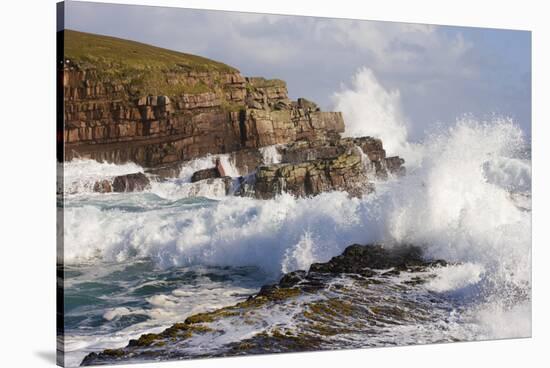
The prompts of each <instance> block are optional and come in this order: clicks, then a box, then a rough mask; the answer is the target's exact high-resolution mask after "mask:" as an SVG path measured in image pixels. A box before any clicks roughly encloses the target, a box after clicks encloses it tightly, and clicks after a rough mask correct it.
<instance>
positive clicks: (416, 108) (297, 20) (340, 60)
mask: <svg viewBox="0 0 550 368" xmlns="http://www.w3.org/2000/svg"><path fill="white" fill-rule="evenodd" d="M65 28H68V29H73V30H79V31H83V32H91V33H97V34H103V35H109V36H114V37H120V38H125V39H130V40H134V41H139V42H144V43H148V44H152V45H155V46H159V47H164V48H168V49H172V50H177V51H181V52H186V53H192V54H198V55H201V56H205V57H208V58H211V59H214V60H218V61H221V62H224V63H226V64H229V65H231V66H233V67H236V68H237V69H239V70H240V71H241V73H242V74H243V75H245V76H263V77H266V78H279V79H283V80H285V81H286V82H287V86H288V90H289V95H290V97H291V98H297V97H306V98H308V99H311V100H313V101H315V102H317V103H318V104H319V105H320V106H321V108H322V109H323V110H326V111H331V110H334V109H336V108H338V107H341V106H343V103H342V98H343V96H347V95H346V93H347V92H350V91H354V90H358V89H360V88H363V89H367V90H368V91H369V92H368V93H364V91H363V93H359V94H358V95H359V97H361V96H364V98H363V99H361V98H357V99H356V101H357V103H360V104H364V105H365V106H364V108H365V109H368V108H369V106H372V107H373V109H374V110H376V111H382V113H383V115H384V117H385V118H387V117H388V116H390V117H393V116H397V115H398V116H399V118H400V119H403V120H404V121H406V122H407V125H408V126H409V127H410V129H409V130H410V138H411V139H412V140H420V139H422V138H423V137H424V135H425V134H426V132H429V131H430V130H431V129H432V128H433V127H434V126H440V125H445V124H447V125H450V124H454V123H455V122H456V120H457V119H459V118H461V117H464V116H471V117H475V118H478V119H480V120H483V119H488V118H490V117H491V116H495V115H497V116H504V117H510V118H512V119H514V121H515V122H516V123H517V124H519V125H520V126H521V128H522V130H523V131H524V132H525V134H526V135H527V136H528V137H529V136H530V134H531V33H530V32H527V31H514V30H496V29H487V28H470V27H453V26H436V25H425V24H412V23H397V22H380V21H367V20H349V19H331V18H318V17H305V16H288V15H269V14H255V13H240V12H225V11H212V10H192V9H182V8H167V7H150V6H138V5H120V4H102V3H88V2H76V1H69V2H66V8H65ZM370 91H372V92H370ZM344 105H345V104H344ZM375 105H376V106H375ZM386 110H388V111H386ZM369 116H378V115H376V114H375V115H372V114H371V115H369Z"/></svg>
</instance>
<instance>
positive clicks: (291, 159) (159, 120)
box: [59, 31, 403, 198]
mask: <svg viewBox="0 0 550 368" xmlns="http://www.w3.org/2000/svg"><path fill="white" fill-rule="evenodd" d="M59 73H60V80H61V83H62V86H63V99H64V101H63V102H64V130H63V133H62V139H63V143H64V149H65V151H64V158H65V160H71V159H73V158H76V157H82V158H91V159H95V160H98V161H107V162H113V163H124V162H129V161H131V162H135V163H137V164H139V165H141V166H143V167H144V168H146V169H147V170H148V172H150V173H154V174H156V175H160V176H175V175H177V174H178V168H179V166H180V165H181V163H182V162H185V161H187V160H191V159H194V158H197V157H201V156H205V155H207V154H222V153H230V154H231V158H232V160H233V162H234V164H235V166H236V167H238V169H239V171H240V172H241V174H242V175H246V174H250V173H254V172H255V173H256V174H255V178H254V180H253V181H252V185H251V186H252V189H253V190H254V193H255V194H254V195H255V196H256V197H258V198H269V197H271V196H273V195H274V193H280V192H281V191H289V192H291V193H294V194H296V195H314V194H317V193H320V192H322V191H327V190H335V189H336V190H348V191H349V192H351V193H353V194H358V193H360V192H365V191H368V190H369V188H368V186H362V185H361V183H364V182H365V181H366V180H367V179H368V178H369V177H370V176H373V175H374V176H377V177H379V178H382V177H385V176H387V174H388V171H389V172H394V173H401V172H402V170H403V168H402V164H403V160H401V159H399V158H386V156H385V151H384V149H383V147H382V142H381V141H380V140H377V139H374V138H369V137H364V138H357V139H349V138H346V139H342V138H341V137H340V133H342V132H343V131H344V120H343V118H342V114H341V113H339V112H323V111H321V110H320V109H319V107H318V106H317V105H316V104H315V103H313V102H311V101H308V100H306V99H303V98H299V99H298V100H296V101H291V100H290V99H289V97H288V92H287V87H286V83H285V82H284V81H281V80H277V79H272V80H269V79H264V78H245V77H243V76H242V75H241V74H240V73H239V72H238V71H237V70H236V69H234V68H231V67H229V66H227V65H224V64H221V63H217V62H214V61H212V60H208V59H204V58H200V57H198V56H194V55H187V54H182V53H177V52H173V51H169V50H164V49H159V48H154V47H152V46H148V45H143V44H139V43H134V42H130V41H125V40H120V39H114V38H110V37H104V36H96V35H89V34H85V33H79V32H73V31H65V58H64V60H63V61H62V62H61V63H60V66H59ZM272 145H278V150H279V152H280V154H281V156H282V160H281V163H280V164H278V165H274V166H270V167H266V166H262V165H264V164H265V162H263V156H262V154H261V152H260V149H261V148H262V147H266V146H272ZM358 148H359V149H358ZM365 157H367V158H368V161H369V165H371V166H372V168H373V170H372V171H369V170H368V169H369V167H368V165H365V164H364V163H365ZM211 174H212V173H211ZM214 174H215V173H214ZM219 176H220V177H221V176H224V175H219ZM199 177H200V176H197V177H196V178H199ZM210 177H211V176H210ZM249 187H250V185H249ZM243 193H245V192H244V191H243V190H241V191H240V192H239V194H243Z"/></svg>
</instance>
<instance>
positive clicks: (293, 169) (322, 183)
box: [254, 153, 372, 199]
mask: <svg viewBox="0 0 550 368" xmlns="http://www.w3.org/2000/svg"><path fill="white" fill-rule="evenodd" d="M367 179H368V178H367V173H366V170H365V167H364V165H363V164H362V161H361V157H360V156H358V155H356V154H353V153H345V154H342V155H339V156H337V157H334V158H329V159H320V160H313V161H308V162H303V163H298V164H275V165H270V166H260V167H259V168H258V170H257V171H256V176H255V184H254V194H255V196H256V197H257V198H262V199H268V198H272V197H274V196H276V195H278V194H281V193H283V192H287V193H290V194H293V195H295V196H299V197H304V196H314V195H317V194H320V193H322V192H329V191H334V190H341V191H346V192H348V193H350V194H351V195H354V196H359V195H361V194H363V193H366V192H369V191H371V190H372V187H371V186H370V185H369V183H368V180H367Z"/></svg>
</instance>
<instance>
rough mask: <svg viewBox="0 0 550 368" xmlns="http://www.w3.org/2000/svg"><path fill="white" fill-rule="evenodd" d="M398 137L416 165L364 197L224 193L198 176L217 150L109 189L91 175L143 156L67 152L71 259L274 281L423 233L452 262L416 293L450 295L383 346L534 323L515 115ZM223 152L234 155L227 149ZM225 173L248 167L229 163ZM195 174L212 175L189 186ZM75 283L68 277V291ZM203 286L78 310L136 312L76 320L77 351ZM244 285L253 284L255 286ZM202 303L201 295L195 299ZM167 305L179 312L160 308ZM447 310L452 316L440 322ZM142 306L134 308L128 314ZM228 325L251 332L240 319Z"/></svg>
mask: <svg viewBox="0 0 550 368" xmlns="http://www.w3.org/2000/svg"><path fill="white" fill-rule="evenodd" d="M380 134H381V136H384V134H386V133H384V132H383V131H380ZM402 143H403V144H401V143H400V144H397V143H396V145H397V146H399V147H401V148H403V149H404V153H403V156H404V157H405V158H406V159H408V158H409V157H410V158H412V159H408V161H407V173H408V174H407V176H405V177H403V178H390V180H389V181H387V182H378V183H377V185H376V192H375V193H371V194H369V195H366V196H363V197H361V198H350V197H349V196H348V195H347V194H346V193H342V192H330V193H323V194H321V195H319V196H316V197H312V198H294V197H292V196H291V195H288V194H283V195H280V196H278V197H276V198H274V199H272V200H256V199H252V198H242V197H234V196H231V195H225V192H222V190H221V189H220V188H216V184H215V183H213V184H210V185H204V184H202V183H190V177H191V175H192V173H193V172H194V171H196V170H198V169H202V168H208V167H211V166H212V163H213V159H214V158H213V157H208V158H203V159H198V160H194V161H192V162H189V163H187V164H185V166H184V167H183V168H182V171H181V173H182V174H181V175H180V177H179V178H175V179H170V180H166V181H163V182H154V183H153V184H152V186H151V188H150V189H148V190H146V191H145V192H143V193H117V194H101V195H99V194H95V193H91V192H90V191H89V188H90V186H89V185H88V184H86V183H89V182H92V181H94V180H96V179H97V178H98V177H104V176H109V177H111V176H115V175H119V174H123V173H128V172H130V171H131V172H138V171H142V169H141V168H139V167H136V166H135V165H121V166H115V165H112V166H105V165H106V164H99V163H95V162H90V161H76V162H71V163H68V164H67V165H66V167H65V177H66V180H65V181H66V183H71V184H69V185H70V187H71V188H74V189H75V191H76V192H77V194H69V195H68V196H66V198H65V217H64V221H65V224H64V225H65V226H64V237H65V250H64V251H65V253H64V260H65V263H66V265H67V266H68V267H71V265H75V266H76V265H82V264H92V265H93V264H96V265H102V264H105V262H107V263H109V262H123V263H124V262H126V263H130V264H132V263H134V262H141V261H142V260H147V262H152V266H151V267H154V269H155V270H156V271H155V272H176V270H178V269H182V268H187V267H210V268H215V269H217V271H215V272H213V274H217V273H218V272H221V271H219V267H226V268H228V269H230V270H236V269H239V268H243V267H245V268H246V267H252V268H253V269H257V270H261V271H262V272H264V273H265V275H266V276H265V277H264V281H265V280H276V279H277V278H278V276H279V275H280V274H281V273H284V272H289V271H292V270H295V269H307V268H308V267H309V265H311V264H312V263H314V262H324V261H327V260H328V259H330V258H331V257H333V256H336V255H338V254H340V253H341V252H342V251H343V249H344V248H345V247H346V246H348V245H350V244H354V243H358V244H367V243H384V244H386V245H387V246H391V245H392V244H414V245H417V246H420V247H422V248H423V249H424V252H425V254H426V256H427V257H433V258H441V259H445V260H447V261H448V262H450V263H451V265H449V266H448V267H445V268H441V269H437V270H434V273H433V275H434V277H433V279H430V280H429V281H428V282H427V283H426V285H425V286H423V289H422V290H423V291H422V292H421V293H420V292H419V293H420V294H418V295H419V298H420V296H421V295H424V294H423V293H427V294H426V295H438V298H442V300H444V301H445V303H448V304H445V303H444V304H442V305H445V307H444V308H443V307H442V309H441V315H440V316H439V315H438V314H437V313H436V312H435V311H434V315H433V317H434V318H435V322H434V323H433V324H425V325H419V326H417V327H415V328H416V329H415V330H414V331H413V330H411V328H412V327H410V326H409V327H407V326H401V327H399V328H397V327H396V328H395V329H392V330H391V334H386V335H384V334H383V333H382V332H379V334H375V335H373V336H372V343H373V344H374V345H376V344H378V345H385V344H388V343H389V342H390V341H395V343H396V344H401V343H402V344H406V343H412V342H415V343H417V342H422V341H425V342H430V341H432V342H434V341H452V339H464V340H468V339H485V338H487V339H488V338H505V337H511V336H515V337H520V336H529V335H530V285H531V278H530V277H531V275H530V263H531V252H530V244H531V212H530V203H531V197H530V189H531V187H530V181H531V162H530V160H529V159H527V158H525V155H523V154H522V153H523V151H524V150H525V146H526V144H525V142H524V140H523V136H522V133H521V130H520V129H519V128H518V127H517V126H516V125H515V124H514V123H513V122H512V121H510V120H507V119H495V120H492V121H485V122H483V121H482V122H480V121H474V120H472V119H463V120H461V121H458V122H457V123H456V125H454V126H453V127H452V128H450V129H448V130H446V131H443V132H440V133H439V134H434V135H432V136H430V137H429V138H427V139H426V140H425V142H423V143H422V144H419V143H416V144H410V143H407V142H402ZM263 154H264V160H270V161H273V162H276V161H277V160H279V159H280V158H279V157H278V153H277V150H276V149H274V148H269V149H266V150H265V151H264V152H263ZM220 158H221V159H228V157H227V156H222V157H220ZM366 164H368V162H366ZM225 165H227V167H229V168H231V167H232V166H231V162H230V161H228V162H226V163H225V164H224V167H226V166H225ZM83 168H85V169H86V171H87V172H88V174H87V176H83V178H84V179H80V181H78V180H67V178H69V179H70V178H81V173H82V170H83ZM229 173H230V175H231V176H235V177H236V176H238V175H239V173H238V171H236V170H234V171H233V169H229ZM75 182H76V183H77V184H75V185H73V183H75ZM83 182H84V184H83ZM193 184H199V185H203V187H202V189H201V188H199V190H195V191H191V190H190V189H189V188H191V186H192V185H193ZM71 192H72V189H71V190H69V191H66V193H71ZM113 272H114V271H113ZM118 272H120V271H118ZM232 272H233V271H232ZM113 274H114V275H119V274H115V273H113ZM218 276H219V277H222V276H221V274H220V275H218ZM102 277H109V276H108V275H107V276H105V275H103V276H93V277H90V280H89V281H94V282H95V281H97V280H98V279H101V278H102ZM213 277H214V278H215V277H216V276H213ZM245 279H246V277H245ZM245 279H240V280H239V281H238V282H237V283H236V285H233V286H228V285H227V284H224V286H223V288H225V287H228V289H227V290H239V288H241V287H242V285H240V284H239V283H243V282H248V283H249V285H254V286H255V287H256V288H257V287H259V285H258V284H254V281H253V280H254V278H250V279H246V281H245ZM69 280H70V278H69ZM256 280H257V279H256ZM136 282H138V281H136ZM139 282H144V283H145V282H146V280H140V281H139ZM77 285H78V283H74V282H70V283H69V284H68V286H67V287H68V291H69V293H70V292H71V291H74V290H77V288H78V286H77ZM201 285H202V286H201V287H204V288H206V289H201V287H199V288H198V289H194V290H187V291H186V290H180V291H175V290H171V291H169V292H168V291H163V290H162V287H161V286H159V285H156V286H158V287H159V288H158V289H155V287H153V288H152V290H156V291H155V292H154V293H153V294H151V295H149V296H147V297H146V298H144V299H143V303H144V304H143V305H142V306H140V307H139V308H133V307H132V308H130V307H127V306H123V305H115V306H112V307H109V308H103V307H97V316H98V317H97V319H96V320H93V321H87V322H82V323H89V324H90V326H94V328H95V329H97V327H98V326H103V325H104V324H109V323H111V324H112V322H113V321H114V322H116V321H120V320H126V321H130V322H129V323H130V325H129V326H126V327H124V328H121V329H118V330H117V333H116V334H114V335H113V336H118V337H117V340H116V341H113V340H109V339H107V340H105V339H103V337H102V336H98V335H96V334H92V336H87V335H85V334H82V333H81V331H80V332H79V331H78V330H76V329H75V330H71V329H69V331H68V332H67V335H68V336H69V341H73V342H74V344H72V345H70V346H71V347H74V349H73V350H72V354H74V355H73V356H75V357H76V356H78V357H82V352H89V351H96V350H101V349H103V348H105V347H117V346H122V345H124V343H127V341H128V340H129V339H130V338H134V337H136V335H138V334H139V333H142V332H145V331H150V330H151V331H152V330H158V329H159V328H160V327H161V326H162V327H166V326H167V324H168V321H170V322H175V321H178V320H182V319H184V318H185V316H187V315H189V314H190V313H191V312H192V311H191V310H187V309H185V310H184V309H178V308H179V307H178V305H180V304H181V300H187V299H185V297H186V295H193V294H192V293H199V294H200V293H201V292H202V291H204V290H209V289H208V287H207V284H201ZM235 287H236V288H235ZM234 288H235V289H234ZM100 289H101V288H100ZM244 289H246V291H247V292H249V293H253V290H254V287H250V288H247V287H245V288H244ZM244 291H245V290H240V292H244ZM240 292H239V293H240ZM99 293H100V294H101V295H99V296H98V297H99V299H100V300H102V299H105V298H108V297H109V294H108V292H107V291H105V290H101V291H99ZM186 293H190V294H186ZM197 295H198V294H197ZM201 295H202V294H201ZM240 297H242V296H240ZM182 298H183V299H182ZM201 298H203V297H202V296H201ZM201 298H198V299H201ZM205 298H206V297H205ZM238 298H239V297H233V296H231V295H229V296H227V295H226V296H224V297H220V299H219V301H218V303H215V302H213V301H212V300H210V299H205V300H206V301H207V303H210V302H211V305H218V306H222V305H228V304H231V303H234V302H235V301H236V300H238ZM201 300H202V299H201ZM457 300H458V302H457ZM99 304H101V303H99ZM172 306H173V307H174V308H172ZM94 308H95V307H94ZM202 308H205V305H203V306H202ZM453 308H455V309H453ZM197 311H200V308H198V309H194V310H193V312H197ZM286 311H287V312H289V313H290V311H289V310H286ZM280 312H281V315H279V316H278V317H277V316H273V318H283V319H284V320H285V321H288V319H289V318H290V317H289V316H288V315H286V314H285V312H284V311H280ZM166 313H168V314H169V315H170V318H168V319H163V317H162V316H163V315H164V314H166ZM266 313H268V312H267V311H266ZM269 313H276V312H275V311H270V312H269ZM449 313H450V314H449ZM445 315H446V316H447V317H443V316H445ZM140 316H141V317H140ZM439 317H440V318H446V319H445V321H442V320H439V321H438V320H437V318H439ZM132 318H137V319H138V320H137V321H133V322H132ZM140 318H144V319H145V320H144V321H141V320H139V319H140ZM266 318H267V316H266ZM269 320H270V319H269ZM503 320H506V321H507V323H505V324H503V323H502V321H503ZM94 323H95V325H94ZM450 326H451V327H452V328H451V327H450ZM510 326H515V327H510ZM251 331H253V329H252V330H251ZM445 331H450V332H448V333H447V332H445ZM249 332H250V331H249ZM250 333H252V332H250ZM232 336H233V337H232V338H235V339H238V338H245V336H248V335H247V332H246V331H244V330H243V333H242V334H240V333H237V332H236V334H233V335H232ZM430 336H432V337H433V338H431V339H430ZM363 338H364V336H363ZM71 339H72V340H71ZM346 339H347V340H346V342H347V343H349V342H350V341H355V343H357V344H359V343H360V341H362V340H360V339H361V336H355V337H354V336H353V335H352V334H350V335H349V336H347V337H346ZM354 339H355V340H354ZM76 360H78V359H76ZM76 360H75V361H76Z"/></svg>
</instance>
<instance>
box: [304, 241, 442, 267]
mask: <svg viewBox="0 0 550 368" xmlns="http://www.w3.org/2000/svg"><path fill="white" fill-rule="evenodd" d="M431 264H432V263H431V262H426V261H425V260H424V259H423V258H422V252H421V250H420V248H418V247H413V246H402V247H398V248H389V249H388V248H385V247H383V246H382V245H357V244H355V245H351V246H349V247H347V248H346V250H344V252H343V253H342V255H339V256H336V257H334V258H332V259H331V260H330V261H328V262H326V263H314V264H312V265H311V267H310V269H309V272H320V273H357V274H363V273H365V272H366V273H367V274H370V273H372V270H376V269H378V270H381V269H388V268H399V269H407V268H409V267H416V266H428V265H431Z"/></svg>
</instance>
